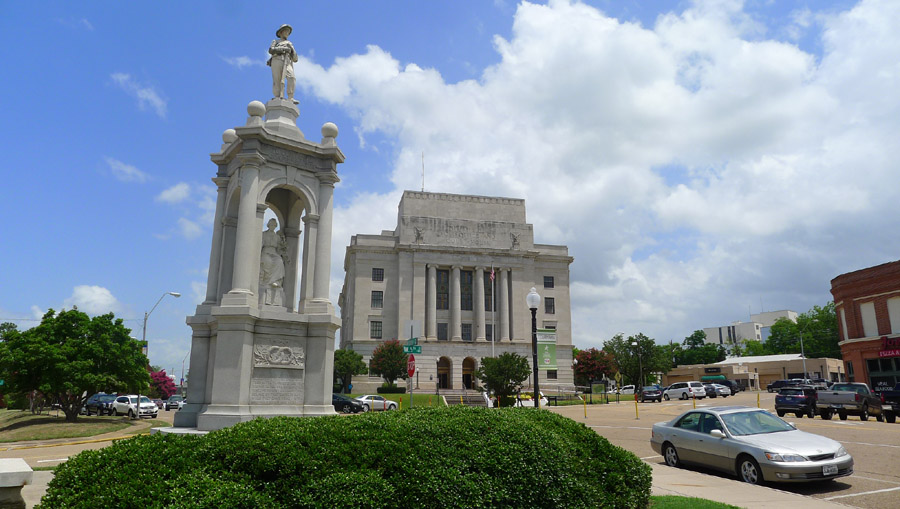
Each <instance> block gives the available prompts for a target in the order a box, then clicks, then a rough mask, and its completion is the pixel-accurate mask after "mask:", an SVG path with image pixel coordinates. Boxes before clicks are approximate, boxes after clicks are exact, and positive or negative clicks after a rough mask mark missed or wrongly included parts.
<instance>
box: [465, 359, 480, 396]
mask: <svg viewBox="0 0 900 509" xmlns="http://www.w3.org/2000/svg"><path fill="white" fill-rule="evenodd" d="M477 367H478V366H477V362H476V361H475V359H473V358H472V357H466V358H465V359H463V361H462V384H463V389H469V390H471V389H474V388H475V370H476V369H477Z"/></svg>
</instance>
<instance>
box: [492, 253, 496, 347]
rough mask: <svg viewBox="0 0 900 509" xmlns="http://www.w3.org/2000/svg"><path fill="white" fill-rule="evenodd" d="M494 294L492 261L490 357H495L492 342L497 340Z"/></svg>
mask: <svg viewBox="0 0 900 509" xmlns="http://www.w3.org/2000/svg"><path fill="white" fill-rule="evenodd" d="M496 300H497V298H496V296H495V295H494V262H491V357H494V358H496V357H497V356H496V355H494V343H496V342H497V323H496V319H497V316H496V313H497V303H496Z"/></svg>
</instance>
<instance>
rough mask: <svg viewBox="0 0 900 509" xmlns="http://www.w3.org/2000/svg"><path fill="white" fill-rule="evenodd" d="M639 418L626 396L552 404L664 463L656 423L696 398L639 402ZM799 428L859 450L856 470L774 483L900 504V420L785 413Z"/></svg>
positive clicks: (858, 501)
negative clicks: (654, 439) (655, 439)
mask: <svg viewBox="0 0 900 509" xmlns="http://www.w3.org/2000/svg"><path fill="white" fill-rule="evenodd" d="M758 395H759V404H760V407H762V408H765V409H767V410H769V411H772V412H773V413H774V408H775V394H770V393H767V392H762V393H758ZM696 404H697V407H698V408H700V407H704V406H706V407H711V406H730V405H743V406H752V407H756V405H757V393H755V392H754V393H748V392H742V393H740V394H738V395H737V396H732V397H729V398H724V399H723V398H716V399H708V398H707V399H703V400H697V402H696ZM637 407H638V417H639V419H636V418H635V404H634V401H629V400H627V399H625V398H624V397H623V398H622V399H621V402H619V403H615V402H613V403H611V404H609V405H593V406H591V405H588V407H587V418H585V416H584V415H585V412H584V408H583V407H581V406H574V407H550V408H551V409H552V411H554V412H557V413H559V414H561V415H564V416H566V417H569V418H571V419H574V420H576V421H578V422H583V423H585V425H587V426H589V427H590V428H592V429H594V430H595V431H596V432H597V433H599V434H600V435H602V436H604V437H606V438H607V439H608V440H609V441H610V442H611V443H613V444H615V445H618V446H619V447H623V448H625V449H627V450H629V451H631V452H633V453H635V454H637V455H638V457H640V458H643V459H645V460H646V461H648V462H651V463H659V464H664V463H665V462H664V461H663V459H662V457H661V456H659V455H657V454H656V453H655V452H654V451H653V449H651V448H650V428H651V426H652V425H653V424H654V423H656V422H660V421H668V420H670V419H672V418H674V417H675V416H677V415H679V414H681V413H682V412H684V411H686V410H689V409H691V408H692V407H693V402H691V401H674V400H673V401H663V402H662V403H650V402H648V403H638V405H637ZM784 419H785V420H786V421H788V422H793V423H794V424H795V425H796V426H797V427H798V428H799V429H801V430H803V431H807V432H810V433H815V434H818V435H823V436H826V437H829V438H832V439H834V440H837V441H839V442H841V444H843V445H844V448H846V449H847V451H848V452H849V453H850V454H851V455H852V456H853V460H854V462H855V465H854V473H853V475H851V476H848V477H842V478H840V479H837V480H835V481H826V482H818V483H807V484H770V485H769V486H773V487H776V488H778V489H782V490H785V491H789V492H792V493H796V494H801V495H806V496H810V497H814V498H818V499H826V500H831V501H833V502H836V503H841V504H845V505H849V506H855V507H865V508H879V509H881V508H885V507H900V502H898V501H900V468H898V465H900V423H897V424H888V423H886V422H877V421H876V420H875V419H874V418H872V417H870V418H869V420H868V421H866V422H862V421H860V420H859V418H858V417H850V418H848V420H846V421H840V420H831V421H824V420H822V419H821V418H819V417H816V418H815V419H808V418H805V417H804V418H796V417H794V416H793V415H787V416H785V418H784ZM698 471H701V472H704V473H707V474H709V475H712V476H719V477H722V478H723V479H725V478H728V476H727V475H725V474H721V473H719V472H716V471H713V470H708V471H707V470H698Z"/></svg>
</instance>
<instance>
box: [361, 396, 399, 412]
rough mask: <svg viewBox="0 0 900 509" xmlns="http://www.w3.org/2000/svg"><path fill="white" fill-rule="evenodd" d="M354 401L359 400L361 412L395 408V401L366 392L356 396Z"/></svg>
mask: <svg viewBox="0 0 900 509" xmlns="http://www.w3.org/2000/svg"><path fill="white" fill-rule="evenodd" d="M356 401H359V403H360V404H362V406H363V412H369V411H372V412H377V411H381V410H396V409H397V402H395V401H391V400H389V399H384V396H379V395H377V394H366V395H365V396H360V397H358V398H356Z"/></svg>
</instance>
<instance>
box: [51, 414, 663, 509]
mask: <svg viewBox="0 0 900 509" xmlns="http://www.w3.org/2000/svg"><path fill="white" fill-rule="evenodd" d="M650 480H651V475H650V467H649V466H648V465H646V464H645V463H643V462H642V461H641V460H640V459H638V458H637V457H636V456H635V455H634V454H631V453H630V452H627V451H625V450H624V449H621V448H619V447H616V446H613V445H611V444H610V443H609V442H608V441H607V440H606V439H605V438H603V437H601V436H599V435H597V434H596V433H595V432H594V431H592V430H590V429H589V428H587V427H585V426H584V425H583V424H580V423H578V422H575V421H573V420H570V419H566V418H564V417H561V416H559V415H557V414H554V413H552V412H547V411H540V410H534V409H528V408H509V409H498V410H488V409H483V408H471V407H465V406H455V407H449V408H447V407H416V408H413V409H411V410H406V411H399V412H377V413H371V412H370V413H367V414H362V415H358V416H355V417H351V418H348V417H338V416H335V417H318V418H289V417H275V418H271V419H256V420H253V421H250V422H245V423H241V424H238V425H235V426H233V427H231V428H226V429H223V430H219V431H215V432H212V433H210V434H208V435H206V436H205V437H192V436H173V435H168V436H163V435H152V436H144V437H137V438H134V439H129V440H122V441H119V442H117V443H115V444H113V445H112V446H110V447H107V448H105V449H100V450H96V451H85V452H83V453H81V454H79V455H77V456H75V457H73V458H72V459H70V460H69V461H68V462H66V463H64V464H63V465H61V466H60V467H59V468H58V469H57V470H56V474H55V477H54V479H53V480H52V481H51V482H50V486H49V488H48V491H47V495H46V497H45V498H44V500H43V505H42V507H87V506H90V507H95V506H98V505H104V504H124V505H125V506H129V505H133V503H134V501H135V500H138V499H140V500H143V501H144V502H145V503H147V504H148V505H150V506H153V507H173V508H174V507H179V508H180V507H190V508H200V507H273V508H278V507H373V508H378V507H411V508H417V507H529V508H530V507H547V508H551V507H552V508H556V507H611V508H612V507H615V508H632V507H634V508H639V507H640V508H643V507H647V505H648V503H649V497H650ZM86 486H106V487H109V488H110V489H102V490H95V489H86V488H85V487H86ZM112 487H114V489H113V488H112Z"/></svg>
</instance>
